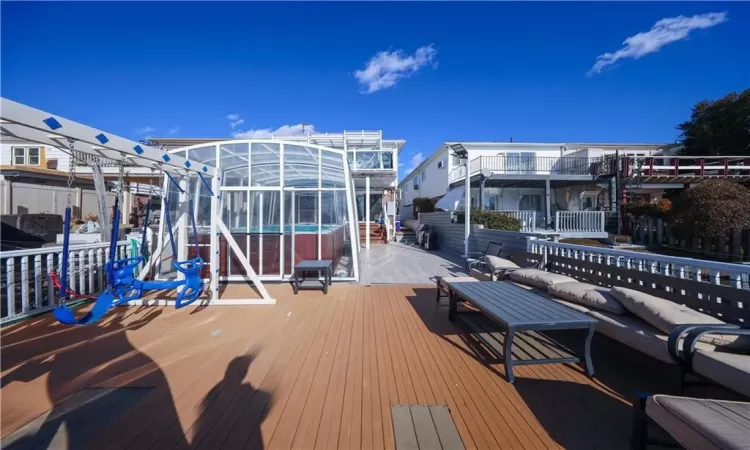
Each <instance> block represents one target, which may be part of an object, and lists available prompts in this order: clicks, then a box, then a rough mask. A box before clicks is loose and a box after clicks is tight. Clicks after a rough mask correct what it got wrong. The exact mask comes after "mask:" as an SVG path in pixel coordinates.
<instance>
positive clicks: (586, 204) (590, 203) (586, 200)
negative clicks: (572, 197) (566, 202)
mask: <svg viewBox="0 0 750 450" xmlns="http://www.w3.org/2000/svg"><path fill="white" fill-rule="evenodd" d="M594 205H596V199H595V198H594V196H593V195H584V196H583V198H582V199H581V211H593V210H594Z"/></svg>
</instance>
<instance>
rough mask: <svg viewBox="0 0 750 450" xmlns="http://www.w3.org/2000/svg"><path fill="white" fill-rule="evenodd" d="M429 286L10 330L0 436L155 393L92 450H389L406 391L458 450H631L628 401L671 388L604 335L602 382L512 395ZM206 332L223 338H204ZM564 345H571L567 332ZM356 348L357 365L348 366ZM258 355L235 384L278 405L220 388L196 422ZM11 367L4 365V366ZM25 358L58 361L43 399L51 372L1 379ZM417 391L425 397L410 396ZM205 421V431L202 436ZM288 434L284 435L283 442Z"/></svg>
mask: <svg viewBox="0 0 750 450" xmlns="http://www.w3.org/2000/svg"><path fill="white" fill-rule="evenodd" d="M234 289H235V291H236V292H234V293H235V294H237V295H240V294H241V292H240V291H238V290H237V289H236V288H234ZM434 289H435V286H434V284H428V285H423V286H420V285H409V286H398V285H389V286H375V287H364V286H360V285H341V284H336V285H334V286H332V288H331V291H330V292H329V295H328V296H327V297H326V296H323V295H322V293H319V292H310V293H307V292H306V293H304V294H302V295H299V296H297V297H294V296H293V295H292V294H291V289H290V288H289V287H288V286H274V285H270V286H269V291H270V292H271V295H272V296H273V297H274V298H277V299H278V303H277V305H269V306H238V307H224V306H222V307H208V308H205V309H203V310H201V311H198V312H196V313H195V314H191V312H193V310H194V309H193V308H185V309H183V310H179V311H175V310H174V309H173V308H170V307H166V308H162V307H149V308H143V309H140V308H134V307H125V308H122V310H123V311H124V313H125V314H122V317H120V318H115V317H112V319H108V320H107V321H105V322H103V323H105V324H106V323H109V325H107V326H91V327H84V328H80V329H69V328H64V327H58V326H54V325H52V323H51V321H49V320H47V321H45V320H43V318H37V319H38V321H36V322H31V323H32V324H33V326H32V325H31V324H21V326H18V325H16V326H10V327H6V328H4V329H2V330H0V338H1V339H2V340H1V341H0V343H1V344H2V353H3V363H4V367H3V369H5V370H4V371H3V372H2V376H3V384H4V386H3V387H2V390H1V391H0V394H2V396H3V404H2V413H1V414H2V415H1V416H0V418H2V420H3V430H2V432H3V433H4V434H7V433H8V432H9V431H8V429H7V428H6V427H7V424H8V420H7V419H9V418H10V419H12V418H13V417H15V418H16V419H15V420H16V421H21V420H22V419H23V418H28V419H27V420H26V421H27V422H28V421H29V420H31V419H33V418H34V417H36V416H38V415H40V414H42V413H43V412H44V411H46V410H48V409H49V407H50V406H51V402H52V401H59V400H51V399H50V398H48V397H47V394H48V392H55V393H57V394H55V395H56V397H55V398H58V397H57V395H60V394H63V393H65V392H70V393H71V394H75V393H76V392H78V391H80V389H82V388H85V387H86V386H88V385H90V384H91V383H95V384H96V385H98V386H112V387H118V386H145V385H149V386H151V387H152V388H153V389H152V391H151V393H150V394H149V395H148V396H147V397H146V398H144V399H142V400H141V401H139V402H138V403H137V404H136V405H134V406H133V407H131V408H128V409H126V410H124V411H122V413H121V415H120V416H119V418H118V422H117V423H113V424H112V425H110V426H108V427H106V428H105V429H106V430H109V431H108V432H107V433H106V434H108V436H105V431H101V432H99V433H96V436H95V437H94V438H93V439H92V440H91V441H90V445H89V447H90V448H96V449H97V450H103V449H105V448H107V447H109V448H110V449H120V448H134V447H133V446H132V445H131V444H134V443H139V444H140V443H143V444H144V445H145V448H161V444H165V445H166V444H169V443H175V444H176V445H178V446H179V445H183V444H185V445H188V444H189V445H191V446H192V447H199V448H211V447H213V448H244V447H253V446H258V445H266V446H269V447H272V448H282V447H284V445H283V444H285V443H287V442H291V443H292V445H291V446H294V447H296V448H312V447H313V445H314V446H316V447H318V448H325V449H328V448H337V447H339V441H340V439H341V436H342V433H344V434H345V436H346V439H345V440H344V442H346V443H349V444H351V443H354V442H356V441H357V439H359V442H361V445H362V446H363V447H369V446H371V447H372V448H383V447H385V448H393V446H394V445H395V439H394V436H393V426H392V419H391V412H390V408H391V406H392V405H395V404H399V400H401V398H400V397H399V390H400V391H401V392H400V394H401V395H402V396H404V397H407V398H409V397H410V398H414V399H416V398H417V396H418V395H419V396H421V398H425V399H430V400H431V401H434V402H436V403H444V404H446V405H447V406H448V408H450V415H451V417H452V418H453V421H454V422H455V427H456V430H457V431H458V433H459V435H460V437H461V439H462V441H463V445H464V446H465V447H466V448H529V449H531V448H533V449H536V448H557V447H564V446H566V447H570V448H604V447H606V448H626V447H627V444H628V442H627V439H628V436H629V432H630V429H629V424H630V408H629V404H628V402H627V401H625V400H623V399H629V398H630V397H629V396H630V394H631V393H632V392H635V391H643V390H646V391H662V392H663V391H665V390H666V389H667V388H668V387H669V386H671V385H669V384H667V379H668V378H667V376H666V375H665V374H664V373H663V372H664V370H663V367H664V366H663V365H659V364H657V363H656V362H654V361H651V360H649V359H648V358H645V357H642V355H639V354H637V352H630V351H628V350H627V349H621V348H620V347H618V346H616V345H615V344H612V343H608V341H606V340H605V341H604V342H599V341H600V338H596V339H594V346H593V347H592V351H593V353H594V357H593V359H594V363H595V364H596V366H597V375H598V379H595V380H591V379H588V378H587V377H586V376H585V375H584V374H583V373H582V372H581V371H580V369H579V368H577V367H575V366H572V365H555V366H543V365H542V366H520V367H518V368H517V369H516V376H517V383H516V384H517V386H512V385H510V384H508V383H507V382H505V380H504V379H503V378H502V374H503V372H504V368H503V367H502V365H501V364H497V363H495V362H494V361H493V360H492V359H485V356H486V355H484V353H480V354H475V353H474V352H473V350H472V348H471V346H470V345H469V344H468V343H467V342H466V341H464V339H463V338H462V336H461V333H463V332H465V330H464V331H462V330H461V329H460V328H457V327H456V326H455V325H453V324H451V323H450V322H449V321H448V320H447V315H448V311H447V310H448V308H446V307H445V306H437V305H436V304H435V301H434V300H435V290H434ZM248 296H249V295H248ZM332 299H333V300H335V301H333V302H332V301H330V300H332ZM119 310H120V309H119V308H118V310H116V311H119ZM149 311H151V312H153V311H161V313H160V315H158V317H154V318H152V319H151V320H150V321H148V320H146V321H145V322H146V325H145V326H140V325H142V324H138V325H136V323H137V321H139V320H141V319H142V318H143V317H144V316H145V315H146V314H148V312H149ZM287 312H292V314H291V316H289V317H287ZM47 319H49V317H48V318H47ZM209 319H210V320H209ZM495 326H496V325H495ZM14 327H15V328H14ZM356 328H359V330H358V331H357V330H356ZM215 330H222V331H221V332H220V333H218V334H217V335H216V336H211V334H212V332H214V331H215ZM46 331H48V332H47V333H46ZM555 333H557V332H555ZM546 334H547V333H546V332H545V333H544V335H546ZM566 334H567V332H566ZM532 335H533V333H532V334H530V336H532ZM6 336H7V337H8V338H7V339H6ZM206 336H208V338H207V337H206ZM551 336H552V337H553V338H554V337H555V334H551ZM82 337H83V339H81V338H82ZM301 341H305V342H307V344H303V343H301ZM315 342H317V344H316V343H315ZM560 342H561V343H562V344H563V345H568V343H570V342H577V339H576V336H573V335H572V334H571V339H570V340H567V339H560ZM7 343H10V345H9V346H8V347H6V344H7ZM352 343H354V348H358V349H359V354H360V355H361V357H359V358H350V356H352V348H353V347H352ZM125 344H126V345H125ZM253 346H256V349H257V347H261V348H260V350H258V353H257V354H256V357H255V359H254V360H253V361H252V363H251V365H250V370H249V371H248V375H247V377H246V378H244V379H243V381H244V383H250V384H251V385H252V386H253V387H254V388H256V389H258V388H259V387H260V389H263V390H264V391H265V392H266V393H271V392H272V393H273V394H275V397H274V400H276V399H277V398H278V399H279V400H280V401H279V402H275V401H268V399H267V398H265V399H263V398H261V397H263V395H258V393H257V392H255V393H251V392H249V391H243V390H242V389H241V388H240V387H236V388H231V387H222V388H220V389H219V392H225V393H226V394H225V396H224V397H223V398H224V399H225V400H222V401H218V400H217V399H216V398H214V402H213V405H214V406H213V409H212V407H211V405H210V404H209V407H208V408H209V410H208V412H207V414H206V415H204V414H203V411H202V407H201V405H202V402H203V399H204V398H205V397H206V396H207V395H208V394H209V392H210V391H211V390H212V389H213V388H214V387H216V386H217V385H220V383H221V382H222V380H223V379H224V376H225V372H226V367H227V365H228V364H229V362H230V361H232V360H233V359H234V358H235V357H237V356H240V355H242V354H243V353H244V352H245V351H246V350H247V349H248V348H251V347H253ZM66 347H69V348H66ZM38 348H42V349H43V350H42V351H41V352H40V353H41V354H49V356H55V358H49V361H42V360H39V359H33V358H34V357H36V356H40V353H38V352H37V349H38ZM63 348H66V349H65V350H60V351H59V354H58V355H56V351H57V350H58V349H63ZM545 348H546V347H545ZM573 348H575V347H573ZM6 349H7V350H8V351H6ZM7 355H10V356H11V357H12V359H10V361H11V362H12V364H13V366H12V367H9V368H6V367H7V366H5V364H6V363H7V361H8V360H7V359H6V358H7V357H8V356H7ZM622 355H625V356H622ZM629 358H630V359H629ZM87 360H88V361H87ZM26 361H31V363H29V364H31V365H30V366H28V367H34V366H36V365H38V364H40V363H45V364H49V363H53V364H54V361H57V364H61V366H60V367H57V368H56V369H55V370H57V373H56V375H55V376H56V377H61V376H65V377H67V380H66V384H65V385H63V384H61V383H59V382H52V384H51V386H50V388H49V389H51V391H50V390H49V389H48V387H47V384H48V376H47V375H46V373H47V372H46V370H47V369H46V367H47V366H45V365H42V366H40V370H34V371H26V369H25V370H24V374H25V375H24V380H23V382H21V383H19V382H10V383H7V381H9V380H10V379H12V378H13V377H18V375H19V374H20V373H21V372H15V374H14V373H13V372H14V370H15V369H18V366H21V365H24V364H27V363H26ZM350 364H353V365H354V367H350ZM76 365H78V366H83V367H84V369H83V370H82V369H80V367H76ZM358 366H359V368H358ZM82 374H86V375H84V376H83V377H82V376H81V375H82ZM8 375H10V377H9V378H6V376H8ZM57 379H59V378H57ZM348 380H351V381H352V383H351V384H350V385H351V390H350V391H349V392H350V397H351V399H352V401H351V402H350V404H351V405H352V407H353V406H354V405H356V404H357V400H356V399H357V398H359V399H360V400H359V402H360V403H359V405H360V411H361V412H360V415H359V416H356V415H355V414H353V413H350V414H349V415H348V417H350V420H349V424H348V425H347V427H348V429H349V430H350V432H349V433H348V434H346V433H345V431H344V430H343V427H342V422H343V421H344V419H343V414H344V404H345V402H344V398H345V395H346V393H347V388H346V385H347V381H348ZM416 384H420V385H422V386H421V388H419V390H418V388H417V387H416V386H415V385H416ZM231 385H232V384H231V383H230V386H231ZM321 386H322V389H320V387H321ZM355 386H356V387H355ZM319 391H321V394H320V395H318V392H319ZM418 392H420V393H419V394H418ZM229 393H232V395H231V396H230V395H228V394H229ZM305 393H306V395H304V394H305ZM298 394H299V395H298ZM212 395H215V394H212ZM230 397H231V398H230ZM368 399H369V400H370V401H369V402H368ZM222 402H224V403H222ZM403 403H407V402H406V401H404V402H403ZM222 405H223V406H222ZM266 408H268V409H267V411H266V416H267V417H272V418H273V417H275V418H276V419H275V420H274V422H275V426H274V427H273V430H274V433H273V434H265V433H264V435H263V436H260V435H257V437H259V438H262V440H256V439H255V438H254V440H252V441H251V440H250V436H251V433H252V431H253V430H257V429H263V428H262V427H263V421H264V411H265V410H266ZM214 409H215V410H214ZM367 411H370V412H371V413H370V415H369V417H368V413H367ZM376 418H380V421H379V423H378V421H377V420H376ZM265 420H266V421H267V420H268V419H265ZM210 422H212V423H213V426H211V427H210V428H208V431H204V430H206V429H207V428H205V426H207V425H205V426H204V424H206V423H210ZM334 423H335V425H334ZM295 424H296V426H295ZM20 425H23V423H20ZM271 425H272V424H271V423H269V425H268V426H269V427H270V426H271ZM191 427H192V428H191ZM378 427H380V431H378ZM264 430H265V429H264ZM324 430H326V431H324ZM357 430H360V431H357ZM352 431H353V432H354V433H359V434H358V435H359V436H360V437H359V438H357V437H356V436H357V434H352ZM287 432H288V433H289V434H291V435H293V439H292V437H291V436H290V437H288V438H287V437H284V436H286V434H287ZM124 435H127V437H126V436H124ZM133 435H135V436H133ZM329 435H330V437H329ZM352 436H355V437H352ZM378 436H381V437H382V440H380V441H379V440H378ZM196 439H197V441H196V442H193V441H194V440H196ZM269 440H270V441H269ZM311 442H312V444H310V443H311ZM441 442H442V441H441ZM173 446H174V445H173ZM139 448H141V447H139ZM339 448H340V447H339Z"/></svg>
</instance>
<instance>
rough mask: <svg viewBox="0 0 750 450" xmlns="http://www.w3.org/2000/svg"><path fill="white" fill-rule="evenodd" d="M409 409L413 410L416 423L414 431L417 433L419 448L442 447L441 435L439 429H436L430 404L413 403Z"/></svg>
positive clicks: (413, 420) (412, 415)
mask: <svg viewBox="0 0 750 450" xmlns="http://www.w3.org/2000/svg"><path fill="white" fill-rule="evenodd" d="M409 410H410V411H411V419H412V422H413V423H414V431H415V432H416V434H417V442H419V448H424V449H431V448H435V449H439V448H442V445H441V444H440V437H439V436H438V432H437V429H435V423H434V422H433V421H432V415H431V414H430V408H429V406H427V405H411V406H409Z"/></svg>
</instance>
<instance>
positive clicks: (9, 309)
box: [0, 241, 131, 324]
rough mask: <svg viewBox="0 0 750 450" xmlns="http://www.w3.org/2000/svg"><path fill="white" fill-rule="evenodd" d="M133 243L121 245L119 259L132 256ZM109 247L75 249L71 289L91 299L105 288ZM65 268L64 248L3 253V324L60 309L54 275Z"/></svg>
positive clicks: (0, 294)
mask: <svg viewBox="0 0 750 450" xmlns="http://www.w3.org/2000/svg"><path fill="white" fill-rule="evenodd" d="M130 242H131V241H120V242H118V243H117V255H118V258H125V257H127V256H128V255H129V254H130V251H131V244H130ZM108 248H109V243H108V242H105V243H99V244H82V245H71V246H70V248H69V253H68V255H69V256H68V268H69V271H68V288H69V289H71V290H73V291H76V292H78V293H80V294H84V295H91V294H95V293H97V292H99V291H100V290H102V289H103V288H104V286H105V285H104V283H105V282H106V280H105V279H104V278H105V277H104V264H105V262H106V261H107V258H108V255H107V252H108ZM61 264H62V246H56V247H43V248H35V249H28V250H13V251H7V252H0V297H1V299H0V300H1V301H0V309H1V310H2V314H1V316H0V324H4V323H7V322H12V321H15V320H18V319H23V318H26V317H30V316H33V315H36V314H40V313H43V312H45V311H49V310H50V309H52V308H54V307H55V306H56V305H57V299H58V292H56V290H55V288H54V285H53V283H52V279H51V277H50V272H53V271H55V272H57V270H58V267H60V265H61Z"/></svg>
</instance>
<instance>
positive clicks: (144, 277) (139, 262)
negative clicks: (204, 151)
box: [0, 98, 275, 325]
mask: <svg viewBox="0 0 750 450" xmlns="http://www.w3.org/2000/svg"><path fill="white" fill-rule="evenodd" d="M0 100H1V102H2V104H1V105H0V129H1V131H2V134H3V135H6V136H11V137H15V138H18V139H23V140H26V141H30V142H36V143H39V144H42V145H47V146H50V147H56V148H58V149H60V150H62V151H64V152H66V153H68V154H70V156H71V163H70V165H69V176H68V187H69V189H68V192H70V191H71V190H72V189H71V188H72V184H73V182H74V180H75V165H76V164H74V161H79V163H80V162H89V161H81V160H80V159H78V158H80V156H81V155H91V156H93V157H95V159H96V158H103V159H104V160H109V161H115V162H117V164H118V166H119V176H118V183H117V188H116V196H115V200H114V207H113V208H112V225H111V229H110V228H109V227H108V226H107V224H106V219H107V218H108V217H109V211H107V206H106V193H105V192H104V191H105V184H104V177H103V174H102V172H101V167H100V166H99V165H98V162H97V163H94V164H89V165H90V166H91V169H92V174H93V176H94V182H95V183H94V184H95V186H96V189H97V197H98V199H99V211H100V214H99V215H100V223H101V224H102V225H103V226H102V228H103V229H105V230H109V231H110V233H109V236H107V237H108V239H109V248H108V250H109V252H108V255H106V256H107V261H106V263H105V264H104V267H103V273H104V275H105V276H106V283H105V286H104V287H103V289H102V290H101V291H100V292H99V293H98V295H86V294H81V293H79V292H76V291H75V290H74V288H73V286H72V283H70V281H69V275H70V271H71V267H70V264H69V263H70V262H69V246H70V232H71V216H72V207H71V198H70V194H68V204H67V207H66V209H65V218H64V231H63V249H62V261H61V263H60V266H59V267H58V271H57V272H55V271H54V270H53V269H51V268H50V269H49V270H50V279H51V281H52V284H53V285H54V286H55V288H56V289H57V291H58V293H59V297H58V299H57V305H56V307H55V308H54V316H55V318H56V319H57V320H58V321H60V322H61V323H63V324H67V325H88V324H92V323H94V322H96V321H97V320H99V319H101V318H102V317H103V316H104V315H105V314H106V313H107V311H109V310H110V309H111V308H112V307H114V306H118V305H123V304H135V303H137V302H140V303H141V304H144V305H147V304H162V301H164V302H167V303H171V302H174V304H175V307H176V308H182V307H184V306H187V305H190V304H193V303H194V302H196V301H197V300H198V299H199V298H200V296H201V294H203V293H204V292H205V291H207V292H208V294H209V297H208V298H207V299H206V301H207V304H213V303H216V304H227V305H230V304H273V303H275V300H274V299H273V298H271V297H270V295H269V294H268V292H267V291H266V289H265V287H264V286H263V284H262V283H261V281H260V278H259V277H258V275H257V273H256V272H255V270H254V269H253V268H252V267H251V265H250V263H249V261H248V260H247V258H246V257H245V256H244V255H238V256H237V258H238V259H239V260H240V262H241V264H242V265H243V267H244V268H245V270H246V273H247V278H248V281H249V282H251V283H252V285H253V287H254V288H255V290H256V291H258V293H259V294H260V296H261V298H259V299H258V298H249V299H242V298H238V299H231V300H223V301H222V300H221V299H220V298H219V297H220V295H219V293H220V290H219V285H218V265H219V258H218V256H216V255H214V254H213V253H211V257H210V261H205V262H204V260H203V259H202V258H201V255H200V252H199V243H198V241H199V234H198V226H197V220H196V217H195V215H196V211H197V208H196V209H194V207H193V206H194V203H197V198H196V199H194V198H193V196H192V195H191V193H190V189H188V181H190V180H191V178H192V179H193V180H195V187H196V189H195V190H194V192H198V190H199V189H200V187H201V183H202V186H203V187H204V192H206V193H208V194H209V196H210V203H211V205H210V206H211V214H210V216H211V218H210V222H211V223H210V225H211V227H210V232H209V234H208V236H210V240H211V248H217V247H218V239H219V236H223V238H224V240H225V241H226V243H227V244H228V245H229V246H230V247H231V248H232V249H233V251H235V252H237V253H238V254H239V253H241V252H240V251H239V246H238V245H237V243H236V241H235V240H234V238H233V237H232V236H231V233H229V231H228V230H227V229H226V227H225V226H223V223H222V221H221V219H220V217H219V216H220V214H219V202H220V196H219V195H218V194H219V184H218V176H219V174H218V173H217V170H216V169H215V168H214V167H213V166H209V165H207V164H204V163H201V162H196V161H191V160H189V159H187V158H184V157H182V156H180V155H178V154H174V153H168V152H166V151H165V150H162V149H156V148H153V147H150V146H148V145H145V144H142V143H137V142H134V141H130V140H128V139H125V138H121V137H118V136H115V135H112V134H109V133H105V132H102V131H100V130H97V129H94V128H91V127H88V126H85V125H82V124H79V123H76V122H74V121H71V120H68V119H65V118H62V117H60V116H57V115H52V114H50V113H47V112H44V111H41V110H38V109H35V108H32V107H29V106H26V105H22V104H20V103H17V102H14V101H11V100H8V99H5V98H0ZM126 163H127V164H128V165H132V166H135V167H140V168H145V169H150V171H151V174H152V176H153V173H154V171H159V172H161V173H163V174H164V175H165V177H164V185H163V189H162V214H163V220H162V221H161V222H160V224H159V234H158V241H157V243H156V247H155V248H154V249H153V251H150V249H149V248H150V247H151V245H149V243H148V239H147V233H148V230H149V219H150V215H151V200H152V197H153V196H154V195H155V193H154V192H153V187H152V188H150V191H149V200H148V206H147V208H146V213H145V217H144V221H143V222H144V223H143V230H142V234H141V236H140V237H141V239H140V252H139V254H138V255H130V256H128V257H123V256H125V255H118V237H119V234H120V222H121V219H122V216H123V214H122V211H121V209H122V206H123V200H124V199H123V190H124V188H125V183H124V180H123V178H124V166H125V164H126ZM136 170H138V169H136ZM97 171H98V172H97ZM97 173H98V174H99V175H98V176H99V178H100V182H98V181H97ZM196 175H197V177H196ZM209 179H210V181H209ZM178 180H180V181H178ZM170 190H171V192H172V193H173V194H174V193H177V194H178V196H179V202H178V203H177V204H176V205H172V204H171V203H172V201H171V200H170V196H169V194H168V191H170ZM195 195H197V194H195ZM194 200H195V202H194ZM175 206H176V210H177V212H178V215H177V216H176V218H177V220H176V223H175V224H173V223H172V214H170V207H175ZM185 216H188V217H185ZM188 220H189V222H190V227H191V229H192V238H193V240H194V248H195V255H193V257H192V258H188V257H187V256H188V255H187V253H186V252H185V249H186V248H187V245H188V240H189V234H188V232H187V226H186V225H187V224H186V221H188ZM164 228H166V229H164ZM176 230H177V231H179V233H178V238H176V237H175V232H176ZM167 238H168V240H169V243H168V244H167V243H166V242H164V240H166V239H167ZM167 245H169V247H170V249H171V253H172V254H171V256H170V257H169V259H171V264H169V266H168V267H170V268H171V269H172V270H169V269H164V264H161V263H162V261H165V260H167V258H164V259H162V253H163V252H164V250H165V249H166V247H167ZM217 254H218V252H217ZM82 265H83V263H82ZM154 267H159V268H160V271H161V272H169V273H167V275H164V274H163V273H162V275H161V276H157V277H156V278H157V279H150V278H152V277H150V276H149V275H150V274H151V273H152V270H153V269H154ZM209 267H210V268H211V270H210V271H208V270H204V269H208V268H209ZM80 270H89V271H92V270H95V269H94V268H93V267H92V265H91V262H89V264H88V265H87V266H85V267H81V268H80ZM206 272H210V273H211V274H212V276H211V277H210V280H204V279H203V278H202V275H203V274H205V273H206ZM170 273H171V275H172V278H171V279H166V276H169V274H170ZM207 285H208V286H207ZM206 287H209V289H206ZM157 290H158V291H170V290H174V291H175V293H176V297H175V298H174V299H169V298H165V299H163V300H162V299H156V298H144V296H147V295H149V294H150V293H151V292H153V291H157ZM170 295H171V294H170ZM80 301H93V303H94V305H93V307H92V308H91V309H90V310H89V311H88V312H86V313H85V314H84V315H83V316H81V317H76V314H75V313H74V310H73V309H72V308H71V305H69V303H72V302H76V303H77V302H80Z"/></svg>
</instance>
